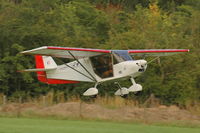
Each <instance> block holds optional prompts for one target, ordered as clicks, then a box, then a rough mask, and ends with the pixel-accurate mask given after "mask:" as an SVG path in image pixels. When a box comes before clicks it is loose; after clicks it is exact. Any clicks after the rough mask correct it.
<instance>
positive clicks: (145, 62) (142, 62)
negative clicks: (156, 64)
mask: <svg viewBox="0 0 200 133" xmlns="http://www.w3.org/2000/svg"><path fill="white" fill-rule="evenodd" d="M140 67H141V68H139V70H138V71H139V72H144V71H145V70H146V68H147V61H146V60H140Z"/></svg>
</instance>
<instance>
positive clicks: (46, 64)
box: [35, 55, 57, 83]
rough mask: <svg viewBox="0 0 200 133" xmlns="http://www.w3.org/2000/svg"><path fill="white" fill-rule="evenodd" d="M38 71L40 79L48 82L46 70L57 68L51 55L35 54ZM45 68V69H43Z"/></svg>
mask: <svg viewBox="0 0 200 133" xmlns="http://www.w3.org/2000/svg"><path fill="white" fill-rule="evenodd" d="M35 63H36V68H37V69H36V70H38V71H36V72H37V77H38V80H39V81H41V82H44V83H47V82H48V79H47V76H46V71H48V70H52V69H56V68H57V64H56V63H55V61H54V60H53V58H52V57H51V56H41V55H35ZM42 69H43V70H42Z"/></svg>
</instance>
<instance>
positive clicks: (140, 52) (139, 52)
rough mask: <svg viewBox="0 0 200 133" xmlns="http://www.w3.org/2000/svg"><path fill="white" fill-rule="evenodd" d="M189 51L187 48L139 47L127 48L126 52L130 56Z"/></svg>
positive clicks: (162, 54) (163, 54)
mask: <svg viewBox="0 0 200 133" xmlns="http://www.w3.org/2000/svg"><path fill="white" fill-rule="evenodd" d="M189 51H190V50H189V49H140V50H128V53H129V54H130V55H132V56H168V55H173V54H178V53H182V52H189Z"/></svg>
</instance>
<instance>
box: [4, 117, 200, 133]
mask: <svg viewBox="0 0 200 133" xmlns="http://www.w3.org/2000/svg"><path fill="white" fill-rule="evenodd" d="M0 133H200V128H183V127H170V126H152V125H142V124H131V123H113V122H102V121H101V122H98V121H86V120H51V119H36V118H34V119H28V118H4V117H0Z"/></svg>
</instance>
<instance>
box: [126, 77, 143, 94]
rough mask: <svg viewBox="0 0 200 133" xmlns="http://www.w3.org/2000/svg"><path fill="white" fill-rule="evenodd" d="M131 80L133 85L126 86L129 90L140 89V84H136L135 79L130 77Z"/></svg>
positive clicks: (135, 91) (135, 90) (136, 90)
mask: <svg viewBox="0 0 200 133" xmlns="http://www.w3.org/2000/svg"><path fill="white" fill-rule="evenodd" d="M131 82H132V84H133V85H131V86H130V87H129V88H128V91H129V92H134V93H137V92H138V91H142V86H141V85H140V84H136V82H135V80H134V79H133V78H132V77H131Z"/></svg>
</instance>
